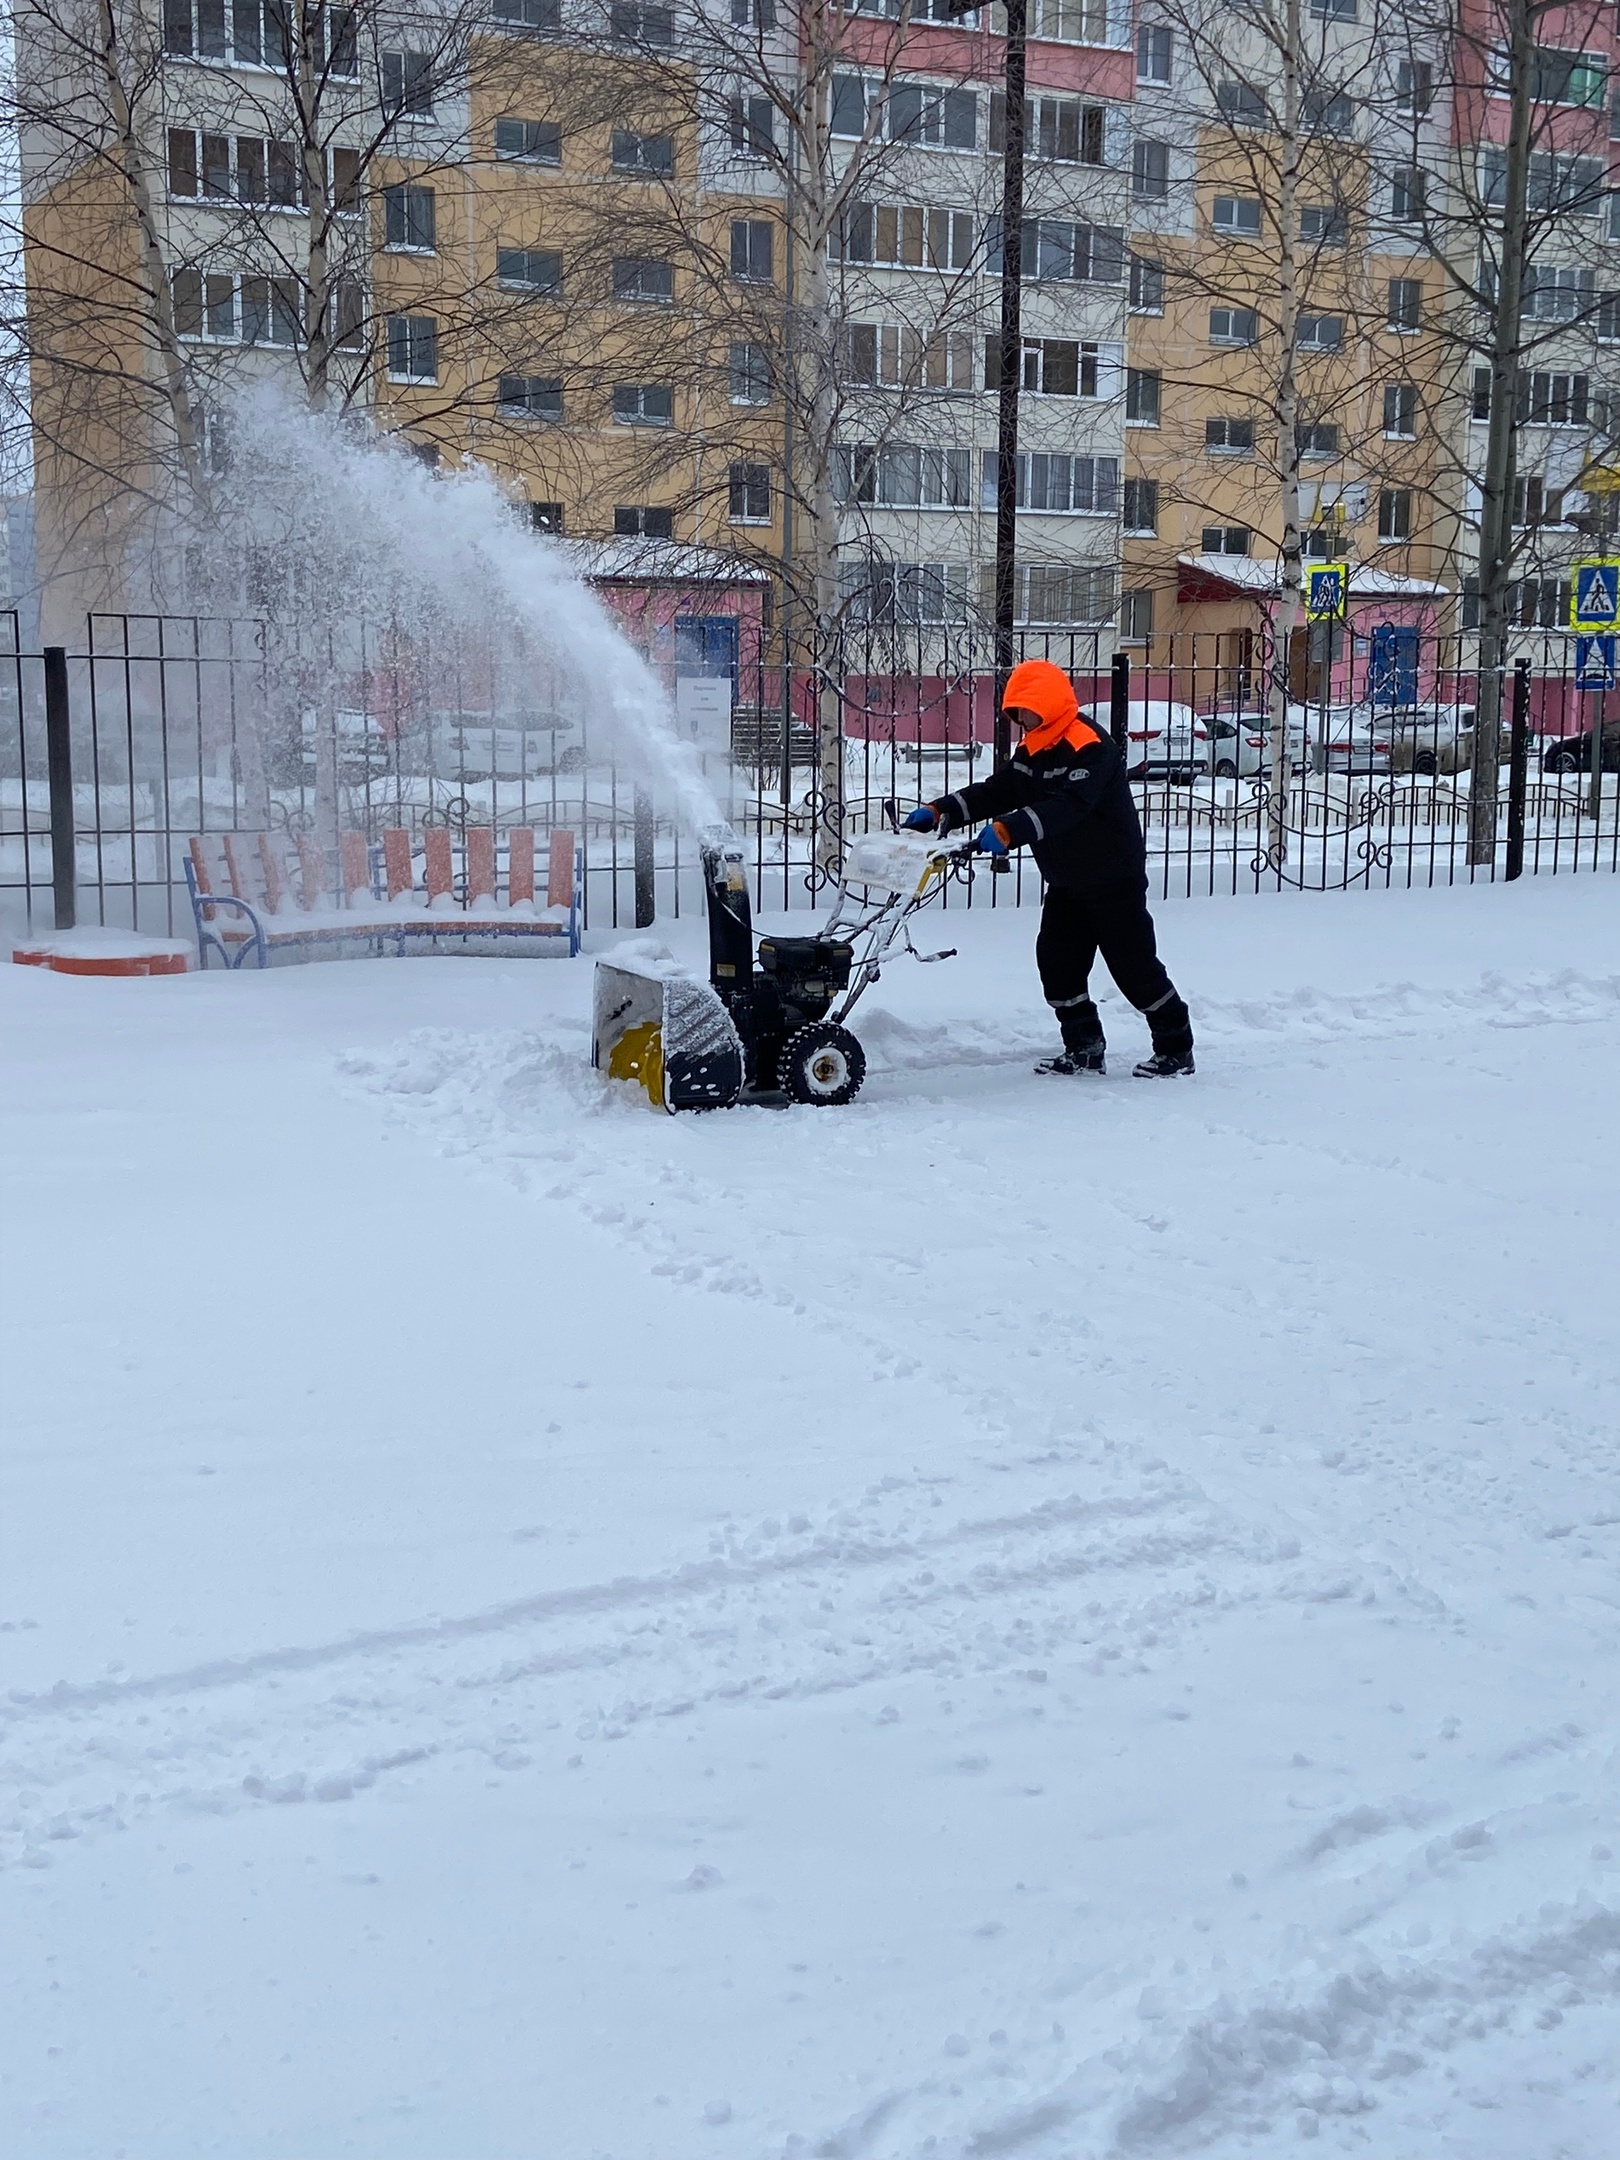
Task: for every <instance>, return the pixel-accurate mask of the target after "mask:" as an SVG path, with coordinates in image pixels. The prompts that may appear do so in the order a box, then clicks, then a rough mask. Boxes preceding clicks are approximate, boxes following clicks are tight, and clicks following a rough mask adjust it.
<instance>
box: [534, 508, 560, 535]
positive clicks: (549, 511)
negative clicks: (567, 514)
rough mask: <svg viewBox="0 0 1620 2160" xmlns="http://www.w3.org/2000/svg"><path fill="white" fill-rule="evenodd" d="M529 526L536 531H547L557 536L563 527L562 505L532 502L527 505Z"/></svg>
mask: <svg viewBox="0 0 1620 2160" xmlns="http://www.w3.org/2000/svg"><path fill="white" fill-rule="evenodd" d="M529 527H530V530H531V531H533V532H537V533H549V534H550V535H551V536H552V538H553V539H555V538H557V537H558V535H559V534H560V533H561V532H562V529H563V506H562V504H561V503H555V502H552V503H548V502H532V503H530V505H529Z"/></svg>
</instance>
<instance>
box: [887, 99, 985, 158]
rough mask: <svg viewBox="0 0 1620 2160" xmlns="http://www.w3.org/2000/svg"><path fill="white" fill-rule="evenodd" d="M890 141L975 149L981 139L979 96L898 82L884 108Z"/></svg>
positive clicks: (931, 146) (938, 147)
mask: <svg viewBox="0 0 1620 2160" xmlns="http://www.w3.org/2000/svg"><path fill="white" fill-rule="evenodd" d="M883 121H884V132H885V134H887V136H888V138H889V140H890V142H904V143H926V144H927V145H928V146H929V147H930V148H932V149H935V150H974V149H977V147H978V142H979V98H978V93H977V91H974V90H968V89H960V88H959V89H953V90H945V89H936V88H935V87H934V86H933V85H932V84H923V83H896V84H895V85H894V87H893V88H892V89H891V90H890V92H889V97H888V103H887V104H886V105H885V106H884V109H883Z"/></svg>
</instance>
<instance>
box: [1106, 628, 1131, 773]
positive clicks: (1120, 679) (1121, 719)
mask: <svg viewBox="0 0 1620 2160" xmlns="http://www.w3.org/2000/svg"><path fill="white" fill-rule="evenodd" d="M1108 732H1109V734H1110V735H1112V736H1113V738H1114V748H1115V749H1116V750H1117V751H1118V752H1119V754H1120V756H1121V757H1124V756H1125V754H1126V751H1127V750H1128V749H1129V747H1130V739H1131V656H1130V654H1129V653H1123V652H1117V653H1115V655H1114V664H1113V668H1112V670H1111V672H1110V674H1109V678H1108Z"/></svg>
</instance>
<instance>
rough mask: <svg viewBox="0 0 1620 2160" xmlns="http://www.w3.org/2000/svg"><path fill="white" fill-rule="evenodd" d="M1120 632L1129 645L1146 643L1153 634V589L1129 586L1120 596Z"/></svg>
mask: <svg viewBox="0 0 1620 2160" xmlns="http://www.w3.org/2000/svg"><path fill="white" fill-rule="evenodd" d="M1119 634H1120V637H1121V638H1122V639H1123V640H1124V642H1125V643H1126V644H1127V645H1145V644H1146V643H1147V642H1148V640H1149V639H1150V638H1151V637H1152V635H1153V589H1152V587H1151V586H1147V585H1136V586H1132V587H1130V588H1128V589H1127V590H1126V591H1125V592H1122V593H1121V594H1120V596H1119Z"/></svg>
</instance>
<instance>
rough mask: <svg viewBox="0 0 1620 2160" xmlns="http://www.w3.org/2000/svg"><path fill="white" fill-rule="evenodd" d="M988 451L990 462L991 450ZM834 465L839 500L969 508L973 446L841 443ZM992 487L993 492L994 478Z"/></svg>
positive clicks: (883, 505)
mask: <svg viewBox="0 0 1620 2160" xmlns="http://www.w3.org/2000/svg"><path fill="white" fill-rule="evenodd" d="M988 455H989V457H990V461H991V464H992V466H994V463H995V452H994V451H993V450H992V451H991V452H989V453H988ZM833 465H834V481H835V486H836V490H837V495H838V500H839V501H840V502H841V503H870V504H873V505H874V506H877V507H880V508H888V509H893V510H966V509H969V508H970V507H971V503H972V494H973V452H972V451H971V450H937V449H932V448H927V449H925V448H923V447H921V446H920V445H918V444H914V443H892V444H890V445H888V446H887V447H885V448H884V449H881V450H878V449H874V448H873V447H872V446H871V445H870V444H866V443H840V444H838V445H837V446H836V447H835V448H834V451H833ZM991 486H992V491H993V489H994V481H993V480H992V482H991Z"/></svg>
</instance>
